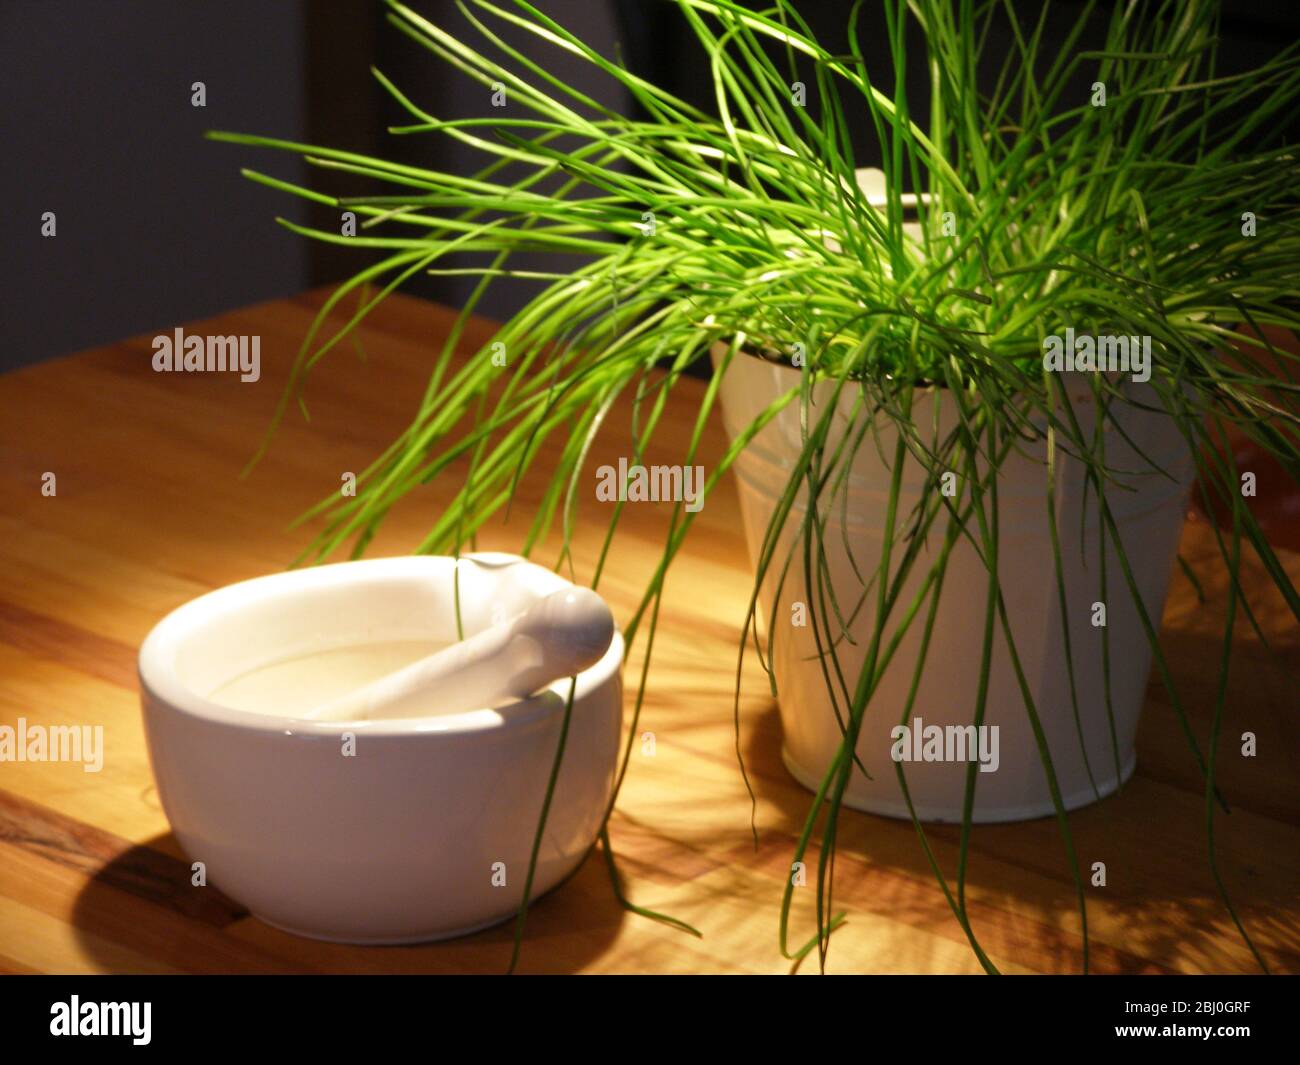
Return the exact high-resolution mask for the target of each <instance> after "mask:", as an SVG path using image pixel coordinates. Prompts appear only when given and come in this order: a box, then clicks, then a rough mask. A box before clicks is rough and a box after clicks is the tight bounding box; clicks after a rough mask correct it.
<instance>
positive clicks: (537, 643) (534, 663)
mask: <svg viewBox="0 0 1300 1065" xmlns="http://www.w3.org/2000/svg"><path fill="white" fill-rule="evenodd" d="M613 638H614V618H613V615H611V614H610V612H609V607H608V606H606V605H605V601H604V600H603V599H601V598H600V596H598V595H597V594H596V593H595V592H593V591H591V590H590V589H588V588H566V589H563V590H561V591H558V592H553V593H551V594H550V595H548V596H546V597H544V598H542V599H540V600H538V601H536V602H535V603H533V605H532V606H530V607H529V608H528V609H527V610H525V611H524V612H523V613H522V614H520V615H518V616H517V617H515V618H512V619H511V620H509V621H506V622H504V623H502V624H500V625H494V626H493V627H492V628H490V629H485V630H484V631H483V632H480V633H478V634H476V635H474V636H471V637H469V638H468V639H466V640H462V641H461V642H460V643H456V644H452V646H450V647H446V648H443V650H441V651H438V652H436V653H435V654H431V655H429V656H428V657H427V658H422V659H420V660H419V661H418V662H413V663H411V664H410V665H409V666H406V667H405V668H403V669H399V670H397V672H395V673H390V674H389V675H388V676H386V677H381V678H380V679H379V680H376V681H373V682H372V683H370V684H367V685H365V686H363V687H361V688H358V689H356V690H355V691H351V692H348V693H347V694H346V695H343V696H340V697H339V698H337V699H333V700H331V701H330V702H328V703H325V704H323V705H321V706H318V707H316V708H314V709H313V710H311V711H310V712H309V713H307V714H306V715H305V716H306V717H307V718H310V719H311V720H314V721H360V720H376V719H381V718H403V717H428V716H433V715H443V714H458V713H461V712H463V711H466V710H477V709H481V708H492V707H498V706H501V705H503V704H505V703H508V702H513V701H516V700H519V699H523V698H526V697H527V696H529V695H532V694H533V693H534V692H535V691H537V690H538V689H540V688H543V687H545V686H546V685H548V684H550V683H551V682H552V681H555V680H558V679H559V678H561V677H570V676H573V675H574V674H576V673H580V672H582V671H583V670H584V669H586V668H588V667H589V666H591V665H593V664H595V663H596V662H598V661H600V659H601V657H602V656H603V655H604V654H605V652H606V651H607V650H608V649H609V644H610V641H611V640H612V639H613Z"/></svg>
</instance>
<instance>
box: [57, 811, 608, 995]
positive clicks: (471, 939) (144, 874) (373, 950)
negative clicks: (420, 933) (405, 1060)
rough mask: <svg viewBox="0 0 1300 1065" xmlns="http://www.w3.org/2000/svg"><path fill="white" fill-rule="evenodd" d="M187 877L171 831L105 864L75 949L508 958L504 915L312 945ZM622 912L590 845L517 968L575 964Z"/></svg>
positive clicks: (94, 880) (458, 960)
mask: <svg viewBox="0 0 1300 1065" xmlns="http://www.w3.org/2000/svg"><path fill="white" fill-rule="evenodd" d="M191 876H192V872H191V866H190V863H189V860H188V859H187V858H185V857H183V855H182V853H181V850H180V847H179V845H178V844H177V842H176V839H175V837H174V836H172V835H171V834H167V835H162V836H157V837H155V838H154V839H151V840H149V841H148V843H146V844H144V845H139V846H133V847H130V848H129V849H127V850H125V851H123V852H121V853H119V854H118V855H116V856H115V857H113V858H112V859H111V860H109V861H107V862H106V863H105V864H104V865H102V866H101V867H100V868H99V870H98V872H96V873H95V875H93V876H92V877H91V878H90V879H89V880H88V881H87V882H86V884H85V886H84V887H83V888H82V890H81V892H80V894H79V895H78V897H77V900H76V904H75V907H74V912H73V915H72V924H73V927H74V929H75V933H76V935H77V938H78V941H79V945H80V947H81V949H82V951H83V952H84V954H85V955H86V956H87V957H88V958H89V959H90V960H91V961H92V962H93V963H94V964H95V965H96V967H97V968H101V969H103V970H107V971H111V972H151V971H173V972H174V971H180V972H191V973H241V972H356V973H471V972H487V973H499V972H504V971H505V969H506V967H507V966H508V964H509V961H510V955H511V950H512V946H513V938H514V923H513V921H511V922H507V923H506V924H503V925H498V926H497V927H496V928H490V929H487V930H485V931H482V932H478V933H476V934H474V935H471V936H466V937H463V938H460V939H454V940H448V941H445V942H442V943H430V944H423V945H414V946H392V947H358V946H349V945H346V944H339V943H323V942H319V941H317V940H312V939H305V938H302V937H300V936H295V935H291V934H289V933H287V932H282V931H280V930H278V929H275V928H272V927H271V926H270V925H267V924H264V923H263V922H262V921H260V920H258V919H257V918H256V917H253V916H252V915H251V914H250V913H249V912H248V911H247V910H246V909H244V908H243V907H242V906H241V905H239V904H238V903H236V902H234V901H232V900H231V899H229V898H227V897H226V896H225V895H223V894H222V893H221V891H220V890H219V889H218V888H217V887H215V886H211V885H209V886H206V887H195V886H193V885H192V884H191ZM624 917H625V912H624V910H623V909H622V908H621V907H620V906H619V905H618V903H617V902H616V901H615V900H614V898H613V896H612V894H611V893H610V890H609V883H608V879H607V876H606V873H605V869H604V864H603V861H602V859H601V857H600V855H599V854H597V853H595V852H593V853H592V854H591V855H588V858H587V860H586V861H585V862H584V863H583V864H582V866H581V867H579V869H578V871H577V872H576V873H575V874H574V875H573V876H571V877H570V878H569V879H568V880H567V881H565V882H564V883H563V884H561V885H560V886H559V887H557V888H555V889H554V890H553V891H551V892H550V893H549V894H547V895H545V896H543V897H542V898H540V899H538V900H537V901H536V902H535V903H534V904H533V906H532V907H531V908H530V911H529V916H528V922H527V925H526V928H525V931H524V939H523V947H522V950H521V953H520V959H519V965H518V971H520V972H527V973H532V972H537V973H564V972H572V971H575V970H579V969H582V968H584V967H587V966H588V965H589V964H590V962H591V961H592V960H593V959H594V958H597V957H599V956H600V955H601V954H602V953H603V952H604V951H605V950H606V948H607V947H608V945H609V943H610V942H611V941H612V940H613V939H614V937H615V936H616V935H617V933H618V929H619V926H620V925H621V924H622V922H623V919H624Z"/></svg>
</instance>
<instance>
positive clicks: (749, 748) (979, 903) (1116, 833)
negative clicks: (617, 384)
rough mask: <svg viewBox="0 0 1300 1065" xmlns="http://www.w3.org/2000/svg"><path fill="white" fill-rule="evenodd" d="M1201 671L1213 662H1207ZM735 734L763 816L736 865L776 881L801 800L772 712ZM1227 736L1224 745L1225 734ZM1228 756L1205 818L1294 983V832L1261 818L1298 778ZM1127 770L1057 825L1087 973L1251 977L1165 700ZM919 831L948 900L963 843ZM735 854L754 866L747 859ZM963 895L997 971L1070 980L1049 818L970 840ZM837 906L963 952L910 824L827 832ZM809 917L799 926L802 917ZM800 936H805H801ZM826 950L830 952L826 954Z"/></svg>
mask: <svg viewBox="0 0 1300 1065" xmlns="http://www.w3.org/2000/svg"><path fill="white" fill-rule="evenodd" d="M1187 639H1188V637H1187V636H1186V634H1179V635H1176V636H1175V642H1183V641H1186V640H1187ZM1207 642H1208V641H1207ZM1208 653H1209V652H1208V649H1206V651H1205V654H1206V655H1208ZM1187 655H1192V650H1190V649H1187V648H1180V658H1181V657H1184V656H1187ZM1192 660H1198V659H1196V658H1195V656H1193V657H1192ZM1199 660H1200V661H1211V662H1212V661H1213V659H1212V657H1206V658H1201V659H1199ZM1213 690H1214V689H1213V687H1212V686H1209V685H1205V686H1198V691H1199V693H1200V694H1197V695H1195V696H1193V698H1191V699H1190V700H1189V701H1188V706H1187V710H1188V715H1189V717H1190V718H1191V721H1192V725H1193V729H1194V731H1195V732H1196V733H1197V735H1198V736H1201V737H1203V736H1204V735H1205V734H1206V732H1207V731H1208V722H1209V720H1210V718H1209V708H1208V707H1207V706H1206V705H1205V700H1206V695H1205V694H1204V693H1206V692H1208V693H1209V698H1211V699H1212V697H1213ZM1282 708H1283V704H1282V703H1279V704H1278V705H1277V707H1275V708H1273V712H1275V713H1277V714H1279V715H1280V713H1281V711H1282ZM1232 709H1233V708H1232V707H1231V706H1230V707H1229V711H1230V713H1229V716H1230V717H1231V716H1232V715H1231V711H1232ZM1238 709H1244V707H1239V708H1238ZM745 728H746V732H747V737H746V740H747V742H746V743H745V745H744V748H745V749H744V757H745V762H746V767H747V769H748V770H749V771H750V775H751V781H752V783H753V785H754V790H755V792H756V793H757V795H758V799H759V804H760V814H759V832H760V839H761V844H760V848H759V851H758V853H754V852H753V851H752V849H751V848H743V850H737V851H736V852H735V855H736V859H737V860H738V861H742V862H743V861H750V862H752V863H753V866H752V867H758V866H762V867H763V868H764V871H765V872H766V871H769V869H771V870H775V871H776V873H777V874H778V875H779V876H780V877H781V878H784V877H785V876H787V875H788V870H789V868H790V862H791V861H792V860H793V855H794V851H795V844H796V840H797V838H798V834H799V832H800V831H801V830H802V827H803V824H804V821H805V819H806V817H807V815H808V812H809V808H810V804H811V801H812V794H811V793H810V792H808V791H805V790H804V789H803V788H802V787H801V786H799V785H798V784H797V783H796V782H795V781H794V780H793V778H792V777H790V776H789V774H788V773H787V772H786V770H785V768H784V766H783V765H782V763H781V755H780V732H781V730H780V722H779V718H778V716H777V708H776V705H775V703H770V704H769V705H768V706H767V707H766V708H765V710H764V711H762V712H760V714H759V715H758V716H757V717H756V718H751V719H750V720H749V721H747V723H746V726H745ZM1224 731H1225V734H1226V735H1227V736H1231V735H1232V734H1233V733H1232V729H1231V728H1230V727H1229V726H1225V730H1224ZM1240 731H1241V730H1240V729H1239V728H1238V729H1237V732H1240ZM1230 746H1231V744H1230V743H1228V742H1227V741H1226V740H1225V741H1224V742H1223V745H1222V748H1221V757H1222V763H1221V772H1220V777H1219V779H1220V780H1221V782H1222V785H1223V790H1224V792H1225V794H1227V795H1228V796H1229V799H1230V802H1232V803H1233V809H1234V814H1232V815H1224V814H1223V813H1222V812H1221V811H1220V812H1219V813H1218V814H1217V815H1216V821H1215V825H1216V827H1215V836H1216V843H1217V849H1218V860H1219V867H1220V870H1221V872H1222V875H1223V878H1224V881H1225V882H1226V884H1227V887H1228V890H1229V892H1230V895H1231V898H1232V899H1233V901H1234V903H1235V904H1236V906H1237V910H1238V913H1239V914H1240V916H1241V918H1242V920H1243V921H1244V922H1245V924H1246V927H1247V928H1248V930H1249V931H1250V933H1251V935H1252V937H1253V939H1254V941H1255V943H1256V945H1257V946H1258V947H1259V948H1260V950H1261V951H1262V953H1263V954H1264V957H1265V960H1266V961H1267V962H1268V964H1269V967H1270V968H1271V969H1272V970H1273V971H1275V972H1297V971H1300V912H1298V911H1300V897H1298V891H1297V887H1298V885H1300V878H1298V877H1297V855H1296V849H1295V846H1294V843H1295V831H1294V825H1291V824H1287V823H1286V822H1287V821H1288V820H1290V819H1288V818H1281V819H1275V818H1274V816H1273V815H1274V814H1275V806H1276V804H1278V803H1282V802H1284V801H1285V796H1283V795H1280V794H1278V792H1277V790H1276V788H1275V786H1274V785H1275V784H1276V783H1278V782H1279V781H1280V780H1281V779H1283V778H1285V779H1289V780H1290V781H1292V783H1293V782H1294V773H1289V772H1288V770H1287V768H1286V767H1285V766H1283V765H1280V764H1271V765H1270V764H1267V763H1278V762H1279V761H1280V760H1284V759H1285V758H1286V752H1285V749H1284V745H1281V744H1279V745H1277V746H1276V747H1275V749H1274V750H1273V752H1272V753H1271V756H1270V758H1269V759H1267V760H1265V759H1259V760H1257V762H1256V763H1255V765H1253V766H1249V767H1248V768H1243V766H1242V764H1241V760H1240V759H1237V760H1236V763H1235V764H1229V758H1228V757H1227V755H1226V754H1225V753H1224V752H1225V751H1227V749H1228V748H1229V747H1230ZM1180 755H1181V756H1183V757H1181V758H1180V757H1179V756H1180ZM1138 759H1139V761H1138V770H1137V773H1136V775H1135V776H1134V777H1133V779H1132V780H1130V781H1129V782H1128V784H1126V785H1125V786H1124V788H1122V789H1121V791H1120V792H1119V793H1117V794H1116V795H1113V796H1110V797H1108V798H1106V799H1103V800H1102V801H1101V802H1099V803H1096V804H1094V805H1092V806H1089V807H1085V808H1083V809H1080V810H1076V811H1074V812H1072V813H1071V814H1070V815H1069V826H1070V831H1071V833H1072V836H1073V842H1074V847H1075V851H1076V854H1077V856H1078V863H1079V867H1080V869H1081V871H1082V874H1083V876H1084V878H1085V884H1086V885H1087V886H1086V887H1085V900H1086V903H1087V912H1088V922H1089V947H1090V969H1091V971H1093V972H1103V973H1105V972H1110V973H1114V972H1161V971H1182V972H1258V971H1259V968H1258V966H1257V964H1256V962H1255V961H1254V959H1253V958H1252V956H1251V954H1250V951H1249V949H1248V947H1247V946H1246V945H1245V943H1244V941H1243V940H1242V939H1241V937H1240V936H1239V934H1238V933H1237V932H1236V931H1235V929H1234V927H1233V925H1232V920H1231V917H1230V915H1229V913H1228V911H1227V910H1226V908H1225V907H1224V905H1223V902H1222V900H1221V898H1220V897H1219V895H1218V893H1217V891H1216V888H1215V884H1214V881H1213V877H1212V874H1211V871H1210V866H1209V862H1208V860H1207V850H1206V835H1205V832H1206V822H1205V801H1204V792H1203V789H1202V787H1201V785H1200V783H1199V776H1198V775H1197V772H1196V770H1195V768H1194V767H1192V766H1191V755H1190V752H1189V751H1188V749H1187V748H1186V746H1185V741H1184V740H1183V738H1182V736H1181V734H1180V733H1179V731H1178V726H1177V724H1176V719H1175V717H1174V715H1173V713H1172V712H1171V710H1170V708H1169V706H1168V703H1167V699H1166V697H1165V696H1164V693H1163V689H1160V692H1159V694H1158V695H1157V693H1156V691H1155V689H1154V688H1153V689H1152V691H1151V692H1150V693H1149V695H1148V701H1147V707H1146V710H1145V712H1144V720H1143V727H1142V729H1141V732H1140V734H1139V742H1138ZM1184 763H1186V764H1184ZM1270 778H1271V779H1270ZM1292 809H1293V810H1294V807H1293V808H1292ZM774 814H775V816H774ZM823 824H824V821H823ZM925 831H926V835H927V838H928V840H929V842H930V845H931V847H932V848H934V852H935V855H936V858H937V860H938V863H939V866H940V869H941V870H942V872H943V874H944V876H945V877H947V878H948V882H949V885H950V888H951V889H952V890H953V892H954V894H955V893H956V870H957V853H958V842H959V839H960V829H959V827H958V826H955V825H927V826H925ZM745 851H748V853H749V855H751V856H752V857H750V858H746V857H745V855H744V852H745ZM817 855H818V852H817V850H816V849H815V848H810V850H809V852H808V856H807V857H806V858H805V861H806V864H807V868H808V874H807V876H808V883H809V885H810V888H811V885H813V884H814V883H815V878H816V869H817ZM1097 861H1101V862H1104V863H1105V865H1106V878H1107V882H1106V886H1104V887H1098V886H1093V885H1092V884H1091V883H1090V882H1089V881H1090V880H1091V879H1092V873H1091V870H1092V867H1093V863H1094V862H1097ZM782 886H783V885H781V884H780V883H777V884H776V885H775V886H774V887H773V888H772V890H773V891H775V892H776V893H777V895H778V897H779V892H780V890H781V887H782ZM966 890H967V899H968V912H969V915H970V920H971V924H972V927H973V929H974V932H975V934H976V936H977V937H978V938H979V940H980V942H981V944H982V945H983V946H984V948H985V949H986V950H987V951H988V952H989V954H990V955H991V956H992V957H993V958H994V959H995V961H996V963H997V964H998V965H999V967H1001V968H1004V969H1006V970H1008V971H1016V970H1018V969H1021V968H1028V969H1031V970H1033V971H1038V972H1079V971H1080V970H1081V967H1082V957H1083V955H1082V937H1081V935H1080V926H1079V917H1078V899H1077V895H1076V891H1075V887H1074V882H1073V878H1072V877H1071V874H1070V867H1069V864H1068V861H1067V859H1066V852H1065V848H1064V845H1063V843H1062V839H1061V835H1060V831H1059V828H1058V826H1057V823H1056V821H1055V819H1054V818H1051V817H1048V818H1040V819H1037V820H1033V821H1025V822H1020V823H1016V824H998V825H976V826H975V827H974V828H973V829H972V832H971V840H970V857H969V861H968V868H967V875H966ZM834 892H835V893H834V909H835V910H837V911H839V910H841V909H843V910H847V911H848V913H849V919H850V921H852V920H853V914H854V912H855V911H856V912H858V913H863V912H865V914H867V915H871V917H872V918H876V919H886V920H888V921H890V922H896V923H902V924H904V925H907V926H909V927H911V928H913V929H915V930H916V931H924V932H929V933H931V934H938V935H941V936H943V937H945V938H949V939H952V940H954V941H960V942H962V943H964V942H965V937H964V935H963V933H962V931H961V929H960V927H959V925H958V923H957V921H956V918H955V917H954V916H953V915H952V912H951V910H950V909H949V906H948V904H947V902H946V901H945V900H944V896H943V893H942V891H941V890H940V888H939V884H938V881H937V880H936V878H935V875H934V873H933V871H932V869H931V867H930V865H929V864H928V862H927V861H926V859H925V856H924V853H923V851H922V849H921V846H920V843H919V841H918V839H917V836H916V832H915V829H914V828H913V826H912V824H911V822H909V821H899V820H895V819H892V818H887V817H881V816H876V815H872V814H866V813H861V812H858V811H853V810H848V809H845V810H844V812H843V814H842V817H841V820H840V825H839V849H838V853H837V858H836V865H835V888H834ZM812 897H813V896H812V891H811V890H810V891H809V898H810V899H811V898H812ZM756 901H757V900H756ZM808 906H809V907H810V906H811V902H809V903H808ZM807 916H808V919H809V922H810V921H811V920H812V918H811V910H810V909H809V912H808V914H807ZM804 923H808V922H804ZM812 927H813V926H812V925H811V924H809V930H811V928H812ZM834 950H835V947H834V938H832V946H831V951H832V954H833V953H834Z"/></svg>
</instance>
